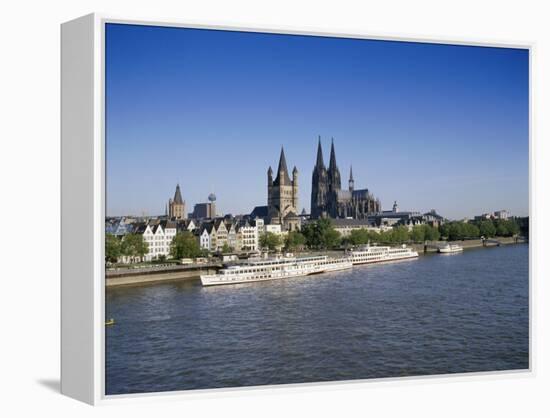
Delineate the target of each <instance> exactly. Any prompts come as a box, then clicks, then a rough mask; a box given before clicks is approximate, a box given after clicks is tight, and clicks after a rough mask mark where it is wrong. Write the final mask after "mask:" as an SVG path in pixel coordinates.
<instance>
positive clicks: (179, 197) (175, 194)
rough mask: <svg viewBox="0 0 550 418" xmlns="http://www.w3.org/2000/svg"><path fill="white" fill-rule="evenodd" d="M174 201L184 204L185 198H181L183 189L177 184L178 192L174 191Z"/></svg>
mask: <svg viewBox="0 0 550 418" xmlns="http://www.w3.org/2000/svg"><path fill="white" fill-rule="evenodd" d="M174 203H177V204H179V205H182V204H183V199H182V198H181V190H180V185H179V184H178V185H176V193H174Z"/></svg>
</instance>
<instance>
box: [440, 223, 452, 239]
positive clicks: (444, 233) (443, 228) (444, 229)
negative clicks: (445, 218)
mask: <svg viewBox="0 0 550 418" xmlns="http://www.w3.org/2000/svg"><path fill="white" fill-rule="evenodd" d="M450 232H451V224H450V223H448V222H447V223H444V224H442V225H439V234H440V236H441V237H444V238H446V239H449V233H450Z"/></svg>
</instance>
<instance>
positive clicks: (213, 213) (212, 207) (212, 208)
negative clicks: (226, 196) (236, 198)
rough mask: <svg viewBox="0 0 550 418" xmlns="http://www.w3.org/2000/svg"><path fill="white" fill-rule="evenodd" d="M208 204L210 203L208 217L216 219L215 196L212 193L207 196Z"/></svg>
mask: <svg viewBox="0 0 550 418" xmlns="http://www.w3.org/2000/svg"><path fill="white" fill-rule="evenodd" d="M208 202H209V203H210V210H209V211H208V212H209V213H208V215H209V216H208V217H209V218H211V219H212V218H215V217H216V195H215V194H214V193H210V194H209V195H208Z"/></svg>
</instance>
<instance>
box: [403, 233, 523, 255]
mask: <svg viewBox="0 0 550 418" xmlns="http://www.w3.org/2000/svg"><path fill="white" fill-rule="evenodd" d="M497 241H498V243H497ZM448 242H449V244H457V245H460V246H461V247H462V248H464V249H467V248H477V247H483V246H484V245H483V241H482V240H481V239H465V240H464V241H448ZM524 242H525V241H517V240H516V239H515V238H513V237H498V238H493V239H491V240H489V242H487V243H486V244H485V246H486V247H494V246H496V245H499V244H500V245H510V244H523V243H524ZM433 244H435V245H437V244H440V245H442V244H443V242H442V241H439V242H438V241H434V242H433ZM411 247H412V248H413V249H414V250H415V251H417V252H418V254H424V253H425V252H426V253H435V252H437V248H435V246H428V247H427V248H426V251H424V244H412V245H411Z"/></svg>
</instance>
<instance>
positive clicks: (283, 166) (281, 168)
mask: <svg viewBox="0 0 550 418" xmlns="http://www.w3.org/2000/svg"><path fill="white" fill-rule="evenodd" d="M281 175H282V176H283V178H282V180H283V182H284V183H285V184H290V177H289V176H288V169H287V167H286V158H285V149H284V148H283V147H281V156H280V157H279V168H278V169H277V177H276V178H275V181H273V184H274V185H275V186H278V185H279V184H280V183H281Z"/></svg>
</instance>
